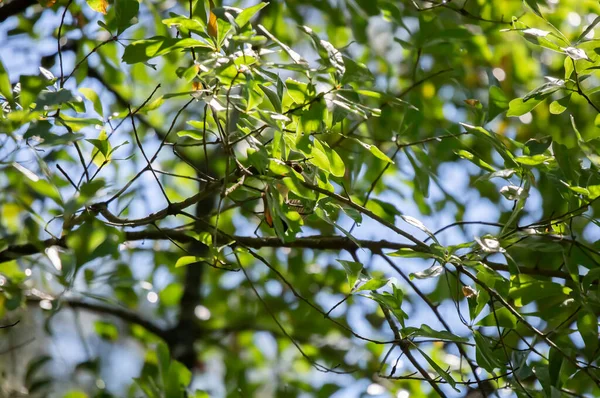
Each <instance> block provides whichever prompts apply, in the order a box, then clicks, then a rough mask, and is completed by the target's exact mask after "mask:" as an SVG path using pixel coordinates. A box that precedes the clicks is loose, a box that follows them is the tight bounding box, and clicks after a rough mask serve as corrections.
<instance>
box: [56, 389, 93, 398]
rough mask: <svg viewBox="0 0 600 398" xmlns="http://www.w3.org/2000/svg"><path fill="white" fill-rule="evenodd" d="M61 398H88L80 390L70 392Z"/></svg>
mask: <svg viewBox="0 0 600 398" xmlns="http://www.w3.org/2000/svg"><path fill="white" fill-rule="evenodd" d="M62 398H88V395H87V394H86V393H85V392H83V391H81V390H71V391H69V392H67V393H66V394H65V395H63V396H62Z"/></svg>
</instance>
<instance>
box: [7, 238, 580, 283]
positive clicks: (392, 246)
mask: <svg viewBox="0 0 600 398" xmlns="http://www.w3.org/2000/svg"><path fill="white" fill-rule="evenodd" d="M167 239H172V240H174V241H176V242H179V243H194V242H197V240H196V239H195V238H193V237H191V236H190V235H188V234H187V231H185V230H181V229H161V230H154V229H153V230H143V231H127V232H125V241H139V240H167ZM219 239H223V241H219V242H220V243H223V244H225V243H227V240H228V239H227V238H224V237H219ZM231 242H232V243H238V244H241V245H243V246H247V247H250V248H253V249H262V248H265V247H273V248H290V249H313V250H347V251H352V250H356V249H358V248H363V249H366V250H369V251H371V252H373V253H382V250H400V249H411V250H414V251H415V252H419V253H428V251H425V250H423V249H422V248H421V247H419V246H417V245H411V244H407V243H399V242H391V241H387V240H360V239H358V240H356V242H358V244H359V245H360V247H357V246H356V244H355V243H354V242H353V241H351V240H350V239H348V238H346V237H344V236H322V235H313V236H305V237H301V238H297V239H296V240H294V241H291V242H282V241H281V239H279V238H278V237H276V236H267V237H252V236H232V240H231ZM50 246H59V247H62V248H67V244H66V239H65V237H62V238H60V239H47V240H44V241H41V242H38V243H25V244H21V245H10V246H8V247H6V248H5V249H4V250H1V251H0V263H3V262H6V261H11V260H15V259H18V258H21V257H25V256H30V255H34V254H39V253H42V252H43V251H44V249H46V248H48V247H50ZM483 262H484V263H485V265H487V266H488V267H490V268H491V269H493V270H496V271H506V272H509V271H510V270H509V268H508V265H506V264H501V263H496V262H493V261H487V260H484V261H483ZM520 271H521V273H522V274H526V275H537V276H544V277H548V278H560V279H565V280H572V277H571V275H569V274H568V273H566V272H563V271H560V270H551V269H540V268H526V267H522V268H520ZM579 277H580V278H583V276H582V275H580V276H579Z"/></svg>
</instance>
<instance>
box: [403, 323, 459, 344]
mask: <svg viewBox="0 0 600 398" xmlns="http://www.w3.org/2000/svg"><path fill="white" fill-rule="evenodd" d="M401 332H402V334H403V335H405V336H407V337H410V338H412V337H430V338H433V339H441V340H448V341H455V342H457V343H467V342H469V339H468V338H466V337H460V336H457V335H455V334H453V333H450V332H448V331H445V330H442V331H437V330H434V329H432V328H431V327H429V326H428V325H425V324H422V325H421V327H420V328H415V327H406V328H404V329H402V330H401Z"/></svg>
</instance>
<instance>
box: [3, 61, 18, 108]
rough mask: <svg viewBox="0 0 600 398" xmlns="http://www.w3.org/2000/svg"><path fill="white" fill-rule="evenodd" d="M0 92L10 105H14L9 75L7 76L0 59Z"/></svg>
mask: <svg viewBox="0 0 600 398" xmlns="http://www.w3.org/2000/svg"><path fill="white" fill-rule="evenodd" d="M0 94H2V95H3V96H4V98H6V99H7V100H8V102H9V103H10V105H11V106H12V107H14V106H15V101H14V98H13V92H12V85H11V84H10V77H9V76H8V72H7V71H6V68H4V64H3V63H2V60H0Z"/></svg>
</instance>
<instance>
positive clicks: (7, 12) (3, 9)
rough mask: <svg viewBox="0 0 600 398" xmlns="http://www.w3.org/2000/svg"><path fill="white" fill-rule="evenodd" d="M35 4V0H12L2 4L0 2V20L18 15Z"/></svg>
mask: <svg viewBox="0 0 600 398" xmlns="http://www.w3.org/2000/svg"><path fill="white" fill-rule="evenodd" d="M36 4H38V2H37V1H36V0H13V1H9V2H7V3H5V4H4V5H2V3H0V22H4V21H6V20H7V19H8V18H10V17H12V16H14V15H18V14H20V13H22V12H24V11H25V10H26V9H28V8H29V7H30V6H33V5H36Z"/></svg>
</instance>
